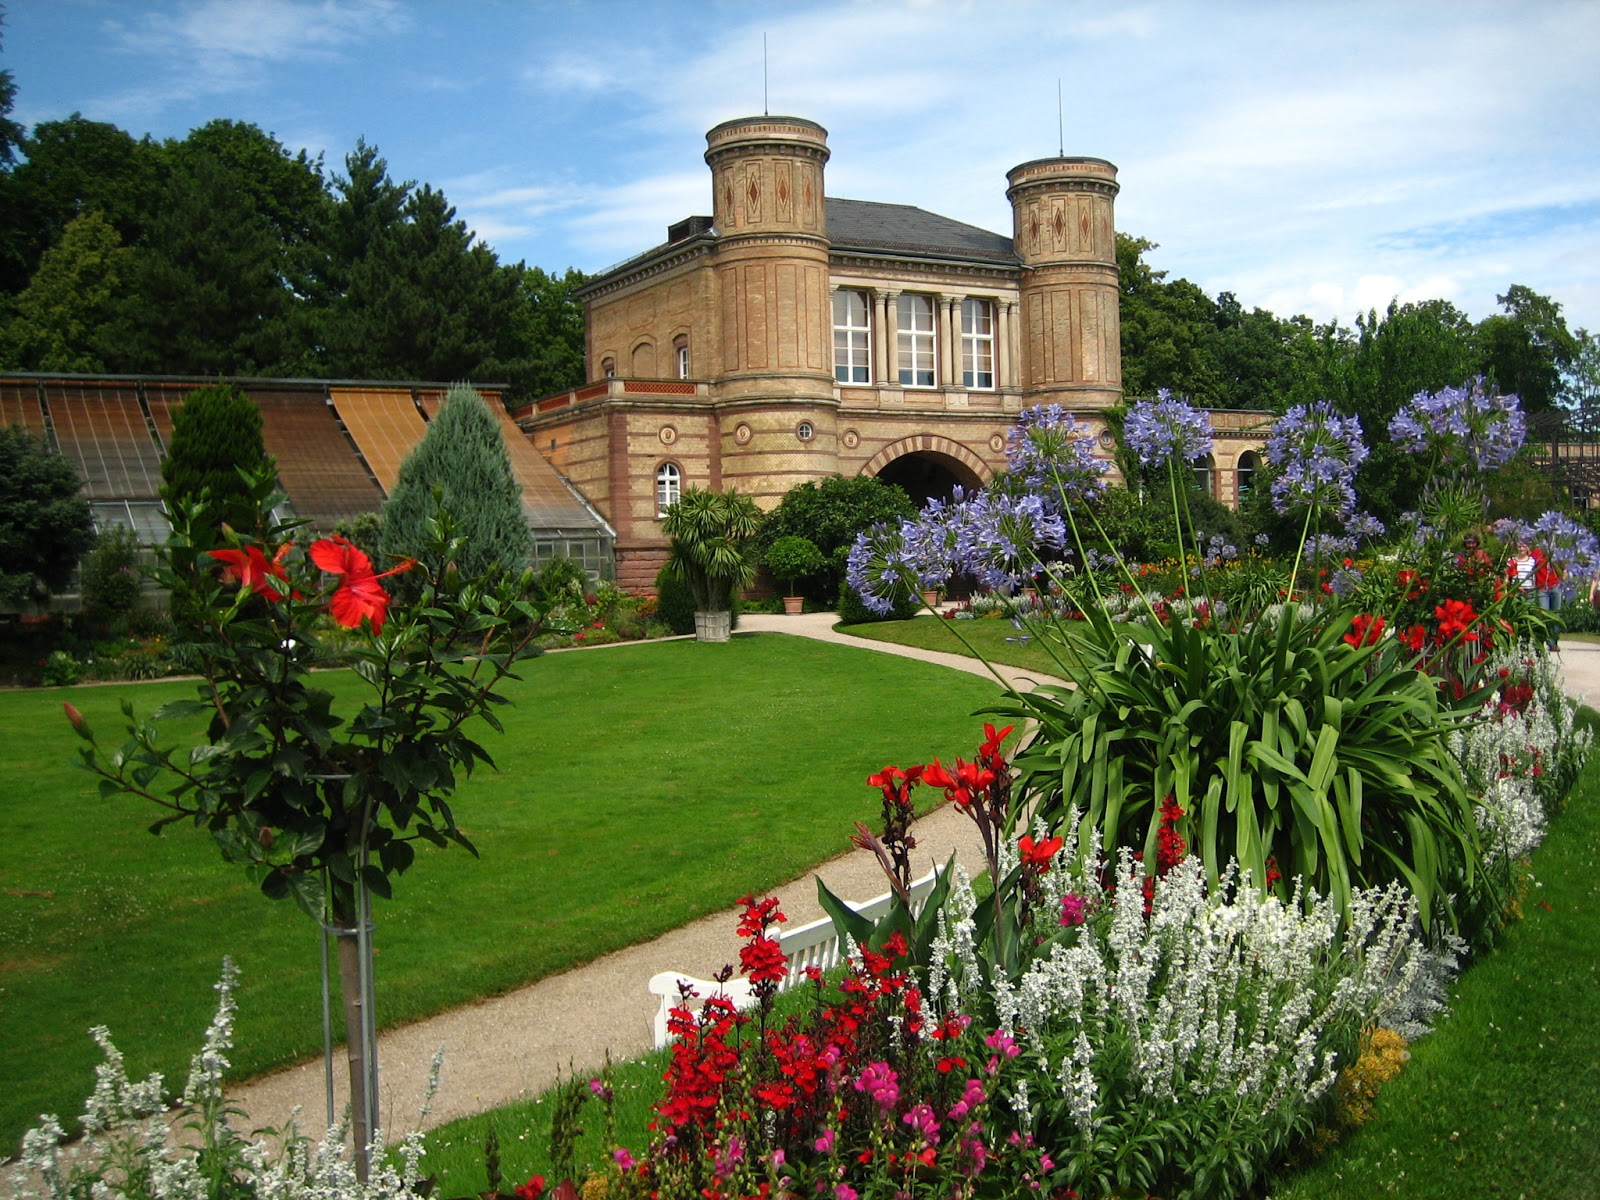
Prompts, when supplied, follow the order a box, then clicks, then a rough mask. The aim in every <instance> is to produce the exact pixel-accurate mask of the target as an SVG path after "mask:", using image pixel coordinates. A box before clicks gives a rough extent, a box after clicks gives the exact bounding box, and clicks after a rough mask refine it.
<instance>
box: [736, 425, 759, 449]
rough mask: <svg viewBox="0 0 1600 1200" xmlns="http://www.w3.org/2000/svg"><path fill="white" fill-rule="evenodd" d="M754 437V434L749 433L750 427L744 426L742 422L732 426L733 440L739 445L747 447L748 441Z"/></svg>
mask: <svg viewBox="0 0 1600 1200" xmlns="http://www.w3.org/2000/svg"><path fill="white" fill-rule="evenodd" d="M754 436H755V434H754V433H753V432H752V431H751V429H750V426H748V425H746V424H744V423H743V422H742V421H741V422H740V423H739V424H738V425H736V426H734V429H733V440H734V441H736V442H738V443H739V445H741V446H744V445H748V444H749V442H750V439H751V438H752V437H754Z"/></svg>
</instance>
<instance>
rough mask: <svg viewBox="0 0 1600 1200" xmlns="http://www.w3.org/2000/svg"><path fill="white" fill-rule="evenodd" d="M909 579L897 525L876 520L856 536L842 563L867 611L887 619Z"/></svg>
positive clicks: (903, 543)
mask: <svg viewBox="0 0 1600 1200" xmlns="http://www.w3.org/2000/svg"><path fill="white" fill-rule="evenodd" d="M912 578H914V573H913V571H912V567H911V564H910V562H909V560H908V559H907V556H906V541H905V534H904V532H903V529H902V527H901V526H900V525H888V524H885V523H884V522H882V521H880V522H878V523H877V524H876V525H873V526H872V527H871V528H870V529H864V530H862V531H861V532H860V533H858V534H856V540H855V543H854V544H853V545H852V546H851V547H850V557H849V558H848V559H847V560H846V562H845V579H846V580H847V581H848V582H849V584H850V586H851V587H852V588H854V589H855V592H856V594H857V595H858V596H860V597H861V602H862V603H863V604H865V605H866V606H867V608H868V609H870V610H871V611H872V612H875V613H877V614H878V615H879V616H888V615H889V613H891V612H893V611H894V598H895V596H896V595H897V594H900V593H901V592H903V591H904V590H907V589H909V587H910V584H909V582H908V581H909V580H910V579H912Z"/></svg>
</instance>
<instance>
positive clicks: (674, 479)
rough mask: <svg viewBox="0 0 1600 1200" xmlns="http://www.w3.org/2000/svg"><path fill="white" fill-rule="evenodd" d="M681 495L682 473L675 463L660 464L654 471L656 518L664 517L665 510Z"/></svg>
mask: <svg viewBox="0 0 1600 1200" xmlns="http://www.w3.org/2000/svg"><path fill="white" fill-rule="evenodd" d="M682 495H683V472H682V471H681V470H679V469H678V464H677V463H670V462H669V463H662V464H661V466H660V467H658V468H657V469H656V516H658V517H664V516H666V515H667V509H669V508H671V507H672V506H673V505H674V504H676V503H677V502H678V498H679V497H680V496H682Z"/></svg>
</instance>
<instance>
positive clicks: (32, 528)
mask: <svg viewBox="0 0 1600 1200" xmlns="http://www.w3.org/2000/svg"><path fill="white" fill-rule="evenodd" d="M82 486H83V485H82V482H81V481H80V480H79V479H78V473H77V471H75V470H73V467H72V464H71V463H69V462H68V461H67V460H66V459H64V458H62V457H61V455H59V454H57V453H56V452H55V451H54V450H52V449H51V448H50V443H49V442H47V441H45V439H43V438H41V437H36V436H34V435H33V434H31V433H29V432H28V431H27V430H25V429H23V428H22V427H21V426H20V425H4V426H0V610H5V611H15V610H17V609H19V608H21V607H22V606H23V605H25V604H28V603H30V602H32V601H34V600H42V599H44V598H46V597H48V596H49V595H50V593H52V592H58V591H60V590H61V589H62V588H64V587H66V586H67V583H68V582H69V581H70V580H71V579H72V572H73V571H74V570H75V569H76V568H77V565H78V560H79V559H80V558H82V557H83V554H84V552H85V551H86V550H88V549H89V547H90V546H91V545H93V544H94V522H93V520H92V519H91V517H90V513H89V502H88V500H86V499H84V497H83V495H82V494H81V489H82Z"/></svg>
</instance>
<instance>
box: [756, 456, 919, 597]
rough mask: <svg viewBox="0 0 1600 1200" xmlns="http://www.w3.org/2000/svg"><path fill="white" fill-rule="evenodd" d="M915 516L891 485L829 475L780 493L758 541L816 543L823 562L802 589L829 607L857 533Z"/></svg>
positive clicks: (865, 478) (868, 477)
mask: <svg viewBox="0 0 1600 1200" xmlns="http://www.w3.org/2000/svg"><path fill="white" fill-rule="evenodd" d="M914 516H916V507H915V506H914V505H913V504H912V503H911V498H910V497H909V496H907V495H906V494H905V492H904V491H902V490H901V489H900V488H898V487H896V486H895V485H893V484H889V483H884V482H883V481H882V480H880V479H876V478H874V477H873V476H871V475H856V476H853V477H850V478H846V477H845V476H843V475H833V476H830V477H829V478H827V479H823V480H820V481H818V482H814V483H813V482H808V483H802V484H798V485H796V486H795V487H792V488H790V489H789V490H788V491H787V492H786V493H784V497H783V499H782V500H781V501H779V502H778V507H777V508H775V509H773V510H772V511H771V512H770V513H768V514H767V517H766V520H765V521H764V522H763V523H762V526H761V541H762V543H763V544H764V545H765V546H771V545H772V544H773V543H774V542H776V541H777V540H778V539H779V538H784V537H804V538H809V539H810V540H811V541H812V542H814V543H816V546H817V549H818V550H820V551H822V556H823V558H824V559H825V560H826V562H825V564H824V566H823V567H822V569H821V570H819V571H817V572H815V573H814V574H812V575H810V576H808V578H807V580H806V584H805V587H803V588H802V589H801V590H802V592H803V593H804V594H805V595H806V596H807V597H808V598H810V599H812V600H815V601H817V602H819V603H823V604H831V603H833V602H834V600H835V599H836V598H837V597H838V595H839V584H840V583H841V582H842V581H843V579H844V559H843V555H844V554H847V553H848V552H849V550H850V545H851V543H852V542H854V541H855V539H856V534H858V533H860V532H861V531H862V530H864V529H866V528H868V527H869V526H871V525H875V524H877V523H878V522H879V521H884V522H894V521H900V520H902V519H904V518H907V517H914Z"/></svg>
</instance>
